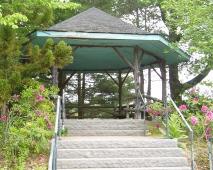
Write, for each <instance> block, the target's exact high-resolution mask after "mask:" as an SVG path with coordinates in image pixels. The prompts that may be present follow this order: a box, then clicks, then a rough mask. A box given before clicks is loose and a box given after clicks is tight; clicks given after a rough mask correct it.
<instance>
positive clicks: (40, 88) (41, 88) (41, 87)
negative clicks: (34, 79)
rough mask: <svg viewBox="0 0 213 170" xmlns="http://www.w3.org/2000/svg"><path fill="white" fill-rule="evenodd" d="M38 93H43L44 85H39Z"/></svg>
mask: <svg viewBox="0 0 213 170" xmlns="http://www.w3.org/2000/svg"><path fill="white" fill-rule="evenodd" d="M39 91H40V92H41V93H43V92H44V91H45V87H44V85H43V84H42V85H40V87H39Z"/></svg>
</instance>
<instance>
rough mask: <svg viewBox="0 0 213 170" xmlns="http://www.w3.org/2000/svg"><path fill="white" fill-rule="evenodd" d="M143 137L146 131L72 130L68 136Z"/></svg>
mask: <svg viewBox="0 0 213 170" xmlns="http://www.w3.org/2000/svg"><path fill="white" fill-rule="evenodd" d="M98 129H99V128H98ZM143 135H144V130H70V131H68V136H143Z"/></svg>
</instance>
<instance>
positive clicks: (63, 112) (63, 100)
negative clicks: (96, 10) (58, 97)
mask: <svg viewBox="0 0 213 170" xmlns="http://www.w3.org/2000/svg"><path fill="white" fill-rule="evenodd" d="M65 118H66V115H65V91H64V90H63V93H62V129H63V130H64V119H65Z"/></svg>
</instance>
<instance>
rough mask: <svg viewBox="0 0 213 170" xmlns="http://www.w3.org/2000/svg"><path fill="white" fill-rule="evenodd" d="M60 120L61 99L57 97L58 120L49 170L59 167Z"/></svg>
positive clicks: (56, 120) (52, 143) (56, 121)
mask: <svg viewBox="0 0 213 170" xmlns="http://www.w3.org/2000/svg"><path fill="white" fill-rule="evenodd" d="M60 118H61V97H60V96H58V97H57V104H56V119H55V130H54V137H53V139H52V142H51V150H50V157H49V163H48V170H56V167H57V140H58V137H59V136H60V135H61V134H60V125H59V123H60Z"/></svg>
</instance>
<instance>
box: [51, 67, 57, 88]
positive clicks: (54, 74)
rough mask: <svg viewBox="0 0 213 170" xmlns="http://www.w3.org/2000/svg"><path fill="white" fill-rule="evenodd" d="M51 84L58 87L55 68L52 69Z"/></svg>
mask: <svg viewBox="0 0 213 170" xmlns="http://www.w3.org/2000/svg"><path fill="white" fill-rule="evenodd" d="M52 83H53V85H55V86H58V68H57V67H55V66H53V67H52Z"/></svg>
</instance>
